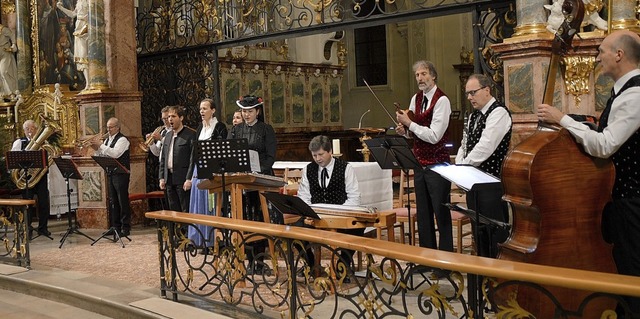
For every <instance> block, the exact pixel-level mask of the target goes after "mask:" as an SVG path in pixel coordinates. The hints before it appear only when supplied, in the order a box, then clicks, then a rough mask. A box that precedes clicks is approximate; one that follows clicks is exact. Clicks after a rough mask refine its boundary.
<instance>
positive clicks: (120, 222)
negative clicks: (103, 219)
mask: <svg viewBox="0 0 640 319" xmlns="http://www.w3.org/2000/svg"><path fill="white" fill-rule="evenodd" d="M130 177H131V176H130V175H129V174H113V175H111V176H110V177H109V202H110V206H111V209H110V215H111V216H110V217H111V227H115V228H116V229H117V230H127V231H128V230H131V206H130V203H129V179H130Z"/></svg>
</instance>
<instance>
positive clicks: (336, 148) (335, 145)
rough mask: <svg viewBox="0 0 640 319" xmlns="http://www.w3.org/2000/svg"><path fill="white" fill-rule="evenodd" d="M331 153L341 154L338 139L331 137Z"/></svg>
mask: <svg viewBox="0 0 640 319" xmlns="http://www.w3.org/2000/svg"><path fill="white" fill-rule="evenodd" d="M333 154H342V153H340V140H339V139H337V138H336V139H333Z"/></svg>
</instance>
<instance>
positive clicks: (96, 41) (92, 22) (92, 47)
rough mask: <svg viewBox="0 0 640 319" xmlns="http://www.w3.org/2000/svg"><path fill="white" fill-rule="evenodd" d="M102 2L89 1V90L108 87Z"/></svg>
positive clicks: (101, 0) (96, 0)
mask: <svg viewBox="0 0 640 319" xmlns="http://www.w3.org/2000/svg"><path fill="white" fill-rule="evenodd" d="M104 26H105V20H104V2H103V0H90V1H89V52H88V57H89V79H88V81H89V90H90V91H92V90H106V89H108V88H109V82H108V79H107V54H106V49H105V48H106V46H105V32H104Z"/></svg>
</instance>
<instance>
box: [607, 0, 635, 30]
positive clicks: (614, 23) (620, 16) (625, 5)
mask: <svg viewBox="0 0 640 319" xmlns="http://www.w3.org/2000/svg"><path fill="white" fill-rule="evenodd" d="M605 4H607V1H606V0H605ZM612 6H613V8H611V30H622V29H628V30H631V31H634V32H640V26H638V19H637V18H636V12H637V11H636V0H613V5H612Z"/></svg>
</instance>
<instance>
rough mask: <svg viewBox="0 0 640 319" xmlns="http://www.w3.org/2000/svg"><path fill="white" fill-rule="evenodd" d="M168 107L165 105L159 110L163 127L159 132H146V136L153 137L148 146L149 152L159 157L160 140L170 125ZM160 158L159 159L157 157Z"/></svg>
mask: <svg viewBox="0 0 640 319" xmlns="http://www.w3.org/2000/svg"><path fill="white" fill-rule="evenodd" d="M167 109H168V107H167V106H165V107H163V108H162V110H160V112H161V114H162V115H161V116H162V123H163V124H164V128H163V129H162V130H161V131H160V132H153V133H149V134H147V136H146V138H149V137H153V140H154V141H155V143H153V144H151V145H150V146H149V151H151V154H153V155H155V156H158V157H160V156H161V155H162V141H163V139H164V137H165V136H166V135H167V133H168V132H169V131H171V125H170V124H169V115H168V114H167ZM159 160H160V159H159Z"/></svg>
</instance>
